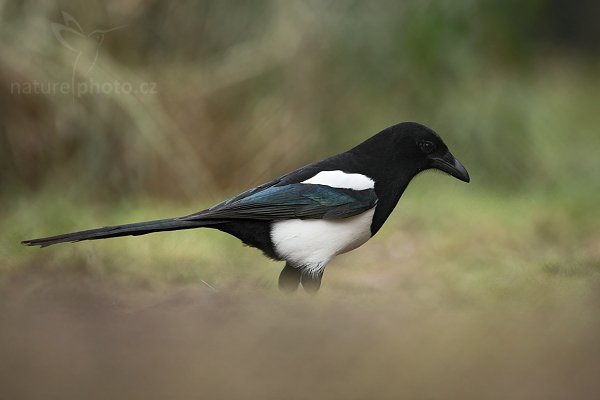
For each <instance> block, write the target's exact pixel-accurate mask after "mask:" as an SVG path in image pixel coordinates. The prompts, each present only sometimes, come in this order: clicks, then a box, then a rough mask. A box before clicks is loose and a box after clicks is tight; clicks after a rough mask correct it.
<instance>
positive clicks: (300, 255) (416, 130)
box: [23, 122, 470, 291]
mask: <svg viewBox="0 0 600 400" xmlns="http://www.w3.org/2000/svg"><path fill="white" fill-rule="evenodd" d="M432 168H435V169H438V170H441V171H444V172H446V173H448V174H450V175H452V176H454V177H455V178H458V179H460V180H461V181H464V182H469V180H470V178H469V174H468V172H467V170H466V169H465V167H463V166H462V164H461V163H460V162H459V161H458V160H457V159H456V158H454V156H453V155H452V153H450V151H449V150H448V147H447V146H446V145H445V144H444V142H443V141H442V139H441V138H440V137H439V136H438V135H437V134H436V133H435V132H434V131H433V130H431V129H429V128H427V127H426V126H423V125H421V124H418V123H415V122H404V123H400V124H397V125H393V126H391V127H389V128H387V129H384V130H383V131H381V132H379V133H377V134H376V135H374V136H372V137H371V138H369V139H367V140H366V141H364V142H362V143H361V144H359V145H358V146H356V147H354V148H352V149H350V150H348V151H346V152H344V153H340V154H337V155H334V156H332V157H329V158H326V159H325V160H322V161H319V162H315V163H313V164H309V165H307V166H304V167H302V168H299V169H297V170H295V171H293V172H290V173H288V174H286V175H284V176H282V177H280V178H277V179H274V180H272V181H270V182H267V183H265V184H263V185H260V186H258V187H255V188H253V189H250V190H248V191H245V192H243V193H241V194H239V195H237V196H235V197H232V198H230V199H227V200H225V201H223V202H221V203H219V204H217V205H215V206H213V207H211V208H209V209H206V210H203V211H200V212H197V213H194V214H191V215H187V216H184V217H178V218H169V219H161V220H155V221H149V222H140V223H135V224H127V225H117V226H108V227H104V228H98V229H91V230H86V231H81V232H74V233H67V234H63V235H58V236H52V237H47V238H43V239H33V240H26V241H24V242H23V243H24V244H26V245H29V246H36V245H39V246H41V247H45V246H50V245H53V244H56V243H62V242H78V241H81V240H94V239H104V238H111V237H118V236H128V235H144V234H147V233H152V232H159V231H173V230H179V229H192V228H213V229H218V230H220V231H223V232H226V233H229V234H231V235H233V236H235V237H237V238H238V239H240V240H241V241H242V242H243V243H245V244H247V245H249V246H253V247H256V248H258V249H260V250H262V251H263V253H264V254H265V255H266V256H268V257H270V258H272V259H275V260H280V261H285V262H286V264H285V267H284V268H283V270H282V271H281V274H280V276H279V287H280V288H281V289H283V290H288V291H292V290H295V289H296V288H297V287H298V285H299V284H300V283H302V286H303V287H304V288H305V289H306V290H307V291H317V290H318V289H319V287H320V285H321V278H322V276H323V271H324V270H325V267H326V266H327V264H328V263H329V262H330V261H331V260H332V259H333V258H334V257H335V256H337V255H338V254H342V253H346V252H348V251H350V250H353V249H356V248H357V247H359V246H361V245H363V244H364V243H365V242H367V241H368V240H369V239H370V238H371V237H373V236H374V235H375V234H376V233H377V231H379V229H380V228H381V226H382V225H383V223H384V222H385V221H386V219H387V218H388V217H389V215H390V213H391V212H392V210H393V209H394V207H395V206H396V204H397V203H398V200H399V199H400V196H402V193H403V192H404V190H405V189H406V187H407V186H408V184H409V182H410V181H411V180H412V178H414V177H415V176H416V175H417V174H419V173H420V172H422V171H424V170H427V169H432Z"/></svg>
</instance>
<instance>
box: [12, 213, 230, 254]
mask: <svg viewBox="0 0 600 400" xmlns="http://www.w3.org/2000/svg"><path fill="white" fill-rule="evenodd" d="M218 222H219V221H216V220H195V221H188V220H185V219H180V218H168V219H159V220H155V221H148V222H138V223H135V224H126V225H115V226H106V227H104V228H97V229H90V230H87V231H80V232H72V233H65V234H62V235H57V236H50V237H46V238H41V239H32V240H24V241H22V242H21V243H23V244H25V245H27V246H40V247H46V246H51V245H53V244H57V243H64V242H79V241H81V240H96V239H106V238H112V237H119V236H130V235H133V236H137V235H145V234H147V233H152V232H162V231H176V230H180V229H192V228H200V227H202V226H210V225H214V224H216V223H218Z"/></svg>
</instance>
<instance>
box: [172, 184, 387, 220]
mask: <svg viewBox="0 0 600 400" xmlns="http://www.w3.org/2000/svg"><path fill="white" fill-rule="evenodd" d="M376 203H377V195H376V194H375V191H374V190H372V189H366V190H352V189H340V188H334V187H330V186H326V185H312V184H303V183H293V184H289V185H284V186H271V187H268V188H265V189H262V190H260V191H257V192H255V193H251V194H248V195H246V196H243V197H241V198H240V196H238V197H234V198H233V199H230V200H226V201H224V202H222V203H219V204H217V205H216V206H214V207H212V208H210V209H208V210H205V211H202V212H200V213H196V214H192V215H189V216H187V217H182V219H184V220H188V221H190V220H200V219H254V220H266V221H271V220H281V219H293V218H301V219H321V218H323V219H338V218H347V217H351V216H353V215H357V214H360V213H362V212H364V211H366V210H369V209H371V208H373V207H374V206H375V204H376Z"/></svg>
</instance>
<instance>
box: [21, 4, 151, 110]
mask: <svg viewBox="0 0 600 400" xmlns="http://www.w3.org/2000/svg"><path fill="white" fill-rule="evenodd" d="M62 17H63V23H55V22H53V23H51V24H50V28H51V30H52V32H53V33H54V36H55V37H56V39H57V40H58V42H59V43H60V44H62V45H63V46H64V47H66V48H67V49H69V50H71V52H73V54H74V60H73V67H72V69H71V81H70V82H56V81H54V82H43V81H38V80H35V79H34V80H33V81H26V82H12V83H11V86H10V91H11V94H26V95H29V94H45V95H48V94H65V95H66V94H70V95H72V96H73V98H75V97H81V96H83V95H88V94H133V95H148V94H156V93H157V92H158V91H157V84H156V82H128V81H121V80H119V79H110V80H102V81H99V80H96V79H94V78H93V77H92V76H91V75H90V72H91V71H92V70H93V69H94V67H95V66H96V63H97V61H98V57H99V54H100V48H101V46H102V43H103V42H104V39H105V37H106V35H108V34H110V33H111V32H114V31H117V30H120V29H123V28H125V27H124V26H117V27H113V28H109V29H96V30H93V31H90V32H89V33H86V32H85V31H84V30H83V29H82V27H81V25H80V24H79V23H78V22H77V20H76V19H75V18H73V17H72V16H71V15H70V14H69V13H67V12H65V11H63V12H62Z"/></svg>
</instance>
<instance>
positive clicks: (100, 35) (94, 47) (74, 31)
mask: <svg viewBox="0 0 600 400" xmlns="http://www.w3.org/2000/svg"><path fill="white" fill-rule="evenodd" d="M62 17H63V21H64V24H59V23H55V22H53V23H52V24H50V25H51V27H52V32H54V36H56V39H58V41H59V42H60V43H61V44H62V45H63V46H65V47H66V48H68V49H69V50H71V51H72V52H74V53H76V54H77V56H76V57H75V62H74V63H73V74H72V77H71V82H72V84H74V83H75V74H76V72H77V70H78V69H79V68H82V69H84V70H85V73H84V75H87V74H89V73H90V71H91V70H92V68H94V65H96V61H98V54H99V53H100V46H101V45H102V42H104V38H105V36H106V34H107V33H109V32H114V31H116V30H118V29H122V28H124V27H125V26H118V27H116V28H110V29H96V30H94V31H92V32H90V33H87V34H86V33H85V32H84V31H83V29H82V28H81V25H79V23H78V22H77V20H75V18H73V17H72V16H71V15H70V14H69V13H67V12H65V11H62ZM83 62H87V68H86V66H83V67H80V64H82V63H83Z"/></svg>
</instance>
